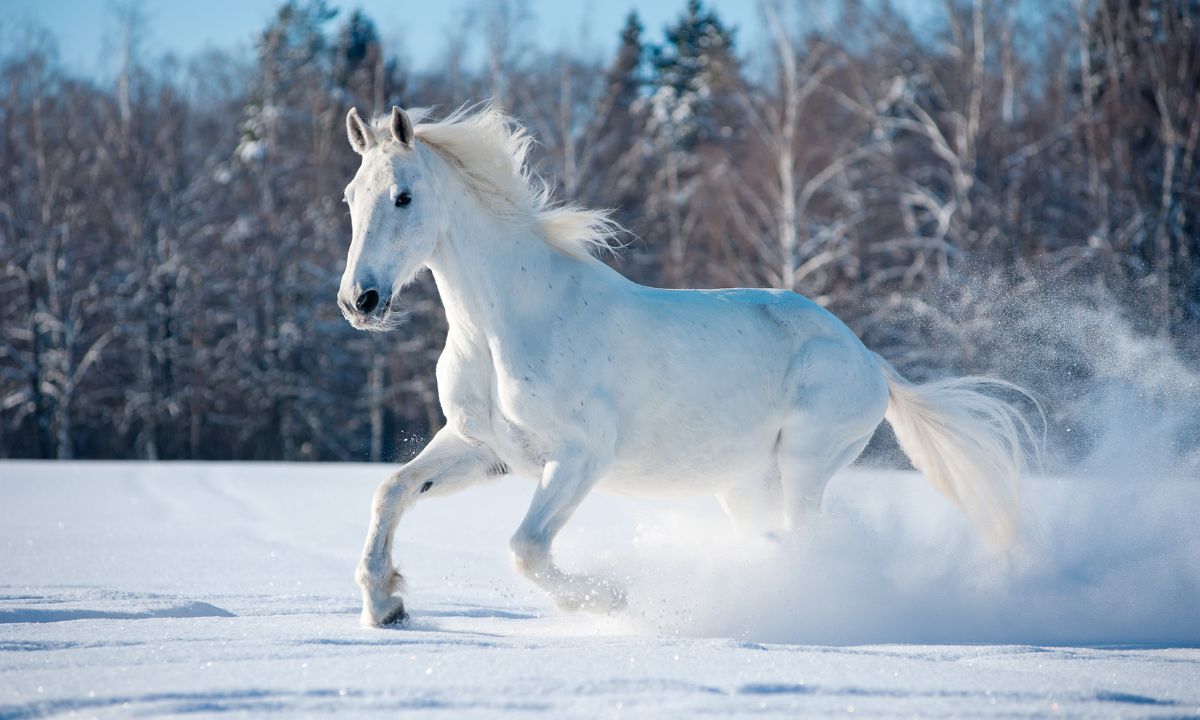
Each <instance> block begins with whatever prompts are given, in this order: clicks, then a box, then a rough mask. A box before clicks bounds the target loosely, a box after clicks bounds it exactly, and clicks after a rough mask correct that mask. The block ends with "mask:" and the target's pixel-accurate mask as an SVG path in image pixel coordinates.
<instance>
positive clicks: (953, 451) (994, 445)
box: [879, 358, 1041, 551]
mask: <svg viewBox="0 0 1200 720" xmlns="http://www.w3.org/2000/svg"><path fill="white" fill-rule="evenodd" d="M879 359H880V361H881V362H880V365H881V367H882V368H883V374H884V377H885V378H886V379H887V386H888V409H887V413H885V415H884V418H885V419H886V420H887V421H888V423H890V424H891V426H892V430H893V431H894V432H895V433H896V439H897V440H898V441H899V442H900V447H901V448H902V449H903V450H904V452H905V454H906V455H908V458H909V460H910V461H912V464H913V467H915V468H917V469H918V470H920V471H921V472H922V473H923V474H924V475H925V478H926V479H927V480H929V483H930V484H931V485H933V487H934V489H936V490H937V491H938V492H940V493H941V494H942V495H944V496H945V497H946V498H947V499H948V500H950V502H952V503H954V504H955V505H957V506H958V508H959V509H960V510H962V512H963V514H964V515H966V516H967V518H968V519H969V520H970V521H971V522H972V523H973V524H974V525H975V527H976V528H977V529H978V530H979V533H980V534H981V535H982V536H983V539H984V542H985V543H986V544H987V545H988V546H989V547H990V548H991V549H993V550H995V551H1002V550H1005V549H1007V548H1008V547H1009V546H1010V545H1011V544H1012V541H1013V539H1014V538H1015V536H1016V533H1017V525H1018V515H1019V505H1020V479H1021V475H1022V474H1023V473H1024V472H1025V470H1026V469H1027V467H1028V460H1029V453H1030V452H1032V453H1034V454H1036V452H1037V447H1038V444H1037V440H1036V436H1035V434H1034V432H1033V428H1032V427H1030V424H1029V421H1028V420H1026V419H1025V416H1024V415H1023V414H1022V413H1021V411H1020V410H1018V409H1017V408H1016V407H1014V406H1013V405H1011V404H1009V403H1007V402H1005V401H1003V400H1000V399H998V398H997V397H995V396H993V395H991V394H988V392H987V391H992V392H995V391H997V390H1001V391H1010V392H1015V393H1019V394H1021V395H1024V396H1025V397H1027V398H1029V399H1030V400H1031V401H1033V403H1034V405H1035V406H1036V407H1037V408H1038V412H1039V413H1040V412H1041V407H1040V406H1038V405H1037V401H1036V400H1034V399H1033V398H1032V396H1030V395H1029V393H1027V392H1026V391H1025V390H1023V389H1021V388H1020V387H1018V386H1016V385H1014V384H1012V383H1009V382H1005V381H1003V380H995V379H991V378H985V377H960V378H948V379H945V380H937V381H934V382H930V383H925V384H922V385H916V384H913V383H910V382H908V381H907V380H905V379H904V378H903V377H901V376H900V373H898V372H896V369H895V368H893V367H892V366H891V365H890V364H889V363H888V362H887V361H886V360H883V358H879Z"/></svg>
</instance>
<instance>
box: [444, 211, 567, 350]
mask: <svg viewBox="0 0 1200 720" xmlns="http://www.w3.org/2000/svg"><path fill="white" fill-rule="evenodd" d="M446 217H447V220H446V221H445V224H444V227H448V228H450V229H449V230H447V231H445V232H444V233H443V234H442V236H441V237H439V239H438V245H437V248H436V249H435V250H434V252H433V255H432V256H431V257H430V259H429V261H428V262H427V263H426V264H427V265H428V267H429V269H430V271H432V273H433V277H434V281H435V282H436V283H437V286H438V292H439V294H440V295H441V298H442V303H443V305H445V308H446V318H447V320H448V322H449V324H450V328H451V332H452V333H456V334H459V335H460V336H461V337H463V338H465V339H469V340H472V341H476V342H481V343H483V344H490V343H491V342H492V341H494V340H495V339H496V338H498V337H501V336H504V335H506V334H509V333H512V332H522V333H524V332H530V331H533V332H536V331H537V328H538V327H539V326H541V325H542V324H543V323H544V322H545V321H546V320H547V319H548V318H552V317H553V316H554V311H555V308H556V307H559V304H560V303H561V302H563V301H564V300H565V298H563V297H562V295H563V294H564V293H565V292H567V291H568V288H567V283H566V282H565V277H566V276H567V275H569V274H571V273H573V272H586V271H587V270H588V264H587V263H584V262H580V261H578V260H574V259H571V258H568V257H566V256H565V255H563V254H562V253H560V252H558V251H556V250H554V249H553V248H551V247H550V246H549V245H548V244H547V243H546V242H545V241H544V240H542V239H541V238H540V237H538V236H537V235H536V234H535V233H534V231H533V230H532V228H530V227H528V225H526V224H523V223H513V222H509V221H500V220H497V219H496V218H494V217H491V216H490V215H489V214H488V213H487V212H486V211H484V210H483V208H481V207H480V206H479V203H478V202H477V201H476V200H475V199H474V198H473V197H469V196H467V195H465V194H463V195H461V196H460V199H459V200H458V202H455V203H452V204H451V206H450V207H448V208H447V216H446ZM523 225H524V226H523ZM560 280H561V281H560ZM556 281H557V282H556Z"/></svg>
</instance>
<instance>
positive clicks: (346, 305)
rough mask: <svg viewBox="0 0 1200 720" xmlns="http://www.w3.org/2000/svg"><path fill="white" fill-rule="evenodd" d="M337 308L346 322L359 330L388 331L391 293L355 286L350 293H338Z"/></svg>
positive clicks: (375, 288) (374, 288) (389, 326)
mask: <svg viewBox="0 0 1200 720" xmlns="http://www.w3.org/2000/svg"><path fill="white" fill-rule="evenodd" d="M338 307H340V308H341V310H342V315H343V316H344V317H345V318H346V320H347V321H348V322H349V323H350V324H351V325H353V326H354V327H355V328H357V329H359V330H374V331H383V330H390V329H391V325H390V323H389V322H388V320H389V318H390V317H391V314H392V293H391V291H390V290H384V289H381V288H378V287H373V286H372V287H365V288H364V287H362V286H361V285H357V284H356V285H355V286H354V288H353V289H352V291H351V292H350V293H345V292H340V293H338Z"/></svg>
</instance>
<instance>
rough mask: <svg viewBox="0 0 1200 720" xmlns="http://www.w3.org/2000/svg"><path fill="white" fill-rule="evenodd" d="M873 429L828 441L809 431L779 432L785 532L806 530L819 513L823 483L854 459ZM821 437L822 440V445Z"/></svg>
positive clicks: (826, 438)
mask: <svg viewBox="0 0 1200 720" xmlns="http://www.w3.org/2000/svg"><path fill="white" fill-rule="evenodd" d="M873 432H874V430H873V429H872V431H871V432H868V433H867V434H865V435H858V436H856V437H854V439H852V440H845V439H842V440H840V441H835V442H832V443H831V442H830V440H831V438H829V437H828V436H826V437H824V438H818V437H816V436H815V434H813V433H811V431H810V432H803V431H799V432H793V433H788V432H787V431H786V430H785V432H784V433H782V434H781V435H780V443H779V475H780V486H781V488H782V491H783V492H782V495H783V497H782V500H783V503H782V504H783V515H784V517H783V525H784V529H785V530H786V531H788V532H797V531H799V532H808V531H810V530H812V528H813V527H814V526H815V523H816V520H817V518H818V517H819V516H820V514H821V500H822V498H823V497H824V495H825V486H826V485H827V484H829V481H830V479H832V478H833V476H834V475H835V474H837V472H838V471H839V470H841V469H842V468H844V467H846V466H847V465H849V464H850V463H852V462H854V459H855V458H857V457H858V456H859V454H861V453H862V451H863V448H865V447H866V446H867V442H869V441H870V439H871V435H872V434H873ZM820 440H824V443H823V447H822V443H821V442H820Z"/></svg>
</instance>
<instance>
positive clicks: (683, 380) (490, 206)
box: [338, 107, 1029, 625]
mask: <svg viewBox="0 0 1200 720" xmlns="http://www.w3.org/2000/svg"><path fill="white" fill-rule="evenodd" d="M414 115H415V116H416V112H415V111H414ZM422 116H423V113H422V115H421V116H417V120H418V124H416V125H415V126H414V124H413V123H412V121H411V120H410V119H409V116H408V115H407V114H406V113H405V112H404V111H403V110H401V109H400V108H393V109H392V113H391V115H390V117H389V116H384V117H381V118H379V119H378V120H376V121H375V122H374V123H372V124H368V123H364V122H363V121H362V120H361V119H360V117H359V116H358V114H357V111H355V110H353V109H352V110H351V111H350V112H349V114H348V116H347V118H346V124H347V131H348V133H349V137H350V144H351V145H352V146H353V147H354V150H355V151H357V152H358V153H359V154H360V155H362V165H361V167H360V168H359V170H358V173H357V174H356V175H355V177H354V179H353V181H352V182H351V183H350V184H349V185H348V186H347V187H346V198H345V199H346V203H347V204H349V206H350V217H351V222H352V226H353V238H352V240H351V243H350V250H349V255H348V258H347V262H346V270H345V273H344V274H343V276H342V281H341V287H340V289H339V292H338V302H339V304H340V306H341V308H342V312H343V313H344V314H345V316H346V318H347V320H349V321H350V323H351V324H352V325H354V327H356V328H359V329H363V330H375V331H382V330H388V329H391V328H392V327H394V326H395V324H396V323H395V320H394V319H395V318H397V317H398V314H397V313H396V311H395V308H396V298H397V294H398V293H399V291H400V290H401V289H402V288H403V287H404V286H405V285H406V284H407V283H408V282H409V281H411V280H412V278H413V277H414V276H415V275H416V274H417V273H418V272H419V271H420V270H421V268H422V267H427V268H429V269H430V270H431V271H432V273H433V277H434V279H435V281H436V282H437V286H438V290H439V292H440V294H441V298H442V302H443V303H444V305H445V308H446V317H447V319H448V321H449V326H450V330H449V333H448V335H447V337H446V347H445V350H444V351H443V352H442V355H441V358H440V359H439V361H438V364H437V383H438V393H439V395H440V399H441V404H442V410H443V412H444V413H445V416H446V427H444V428H443V429H442V430H440V431H439V432H438V433H437V434H436V435H435V436H434V437H433V439H432V440H430V441H429V444H428V445H427V446H426V447H425V449H424V450H423V451H422V452H421V453H420V454H419V455H417V456H416V457H415V458H414V459H413V460H412V461H411V462H408V463H407V464H405V465H403V466H402V467H401V468H400V469H399V470H397V471H396V472H395V473H393V474H392V475H391V476H390V477H389V478H388V479H387V480H385V481H384V482H383V483H382V484H381V485H380V486H379V489H378V490H377V491H376V493H375V496H374V502H373V504H372V518H371V524H370V527H369V530H368V533H367V539H366V546H365V548H364V551H363V557H362V560H361V562H360V563H359V565H358V569H357V573H356V580H357V582H358V584H359V586H360V587H361V588H362V595H363V609H362V621H363V623H364V624H366V625H383V624H387V623H392V622H395V621H398V620H401V619H403V618H404V617H405V610H404V602H403V600H402V599H401V597H400V595H399V592H400V591H401V590H402V589H403V585H402V581H401V576H400V574H399V573H398V572H397V571H396V569H395V567H394V565H393V560H392V538H393V535H394V533H395V529H396V524H397V522H398V520H399V519H400V517H401V515H402V514H403V513H404V512H405V511H406V510H407V509H408V508H409V507H411V506H412V505H413V503H414V502H415V501H416V500H417V499H418V498H421V497H424V496H430V497H432V496H436V495H445V494H448V493H454V492H458V491H459V490H462V489H464V488H466V487H468V486H470V485H473V484H475V483H480V482H483V481H485V480H488V479H490V478H495V477H498V476H501V475H505V474H508V473H512V474H515V475H520V476H527V477H531V478H537V479H538V482H537V485H536V487H535V489H534V492H533V500H532V502H531V503H530V506H529V510H528V512H527V514H526V515H525V519H524V520H523V521H522V522H521V525H520V527H519V528H517V531H516V534H514V535H513V537H512V541H511V548H512V552H513V557H514V563H515V565H516V568H517V570H518V571H519V572H521V573H522V574H523V575H524V576H525V577H527V578H528V579H530V580H532V581H533V582H534V583H536V584H538V585H539V586H541V587H542V588H543V589H544V590H545V591H546V592H548V593H549V594H550V595H551V596H552V597H553V599H554V600H555V601H556V602H557V604H558V606H559V607H561V608H563V609H585V610H592V611H600V612H603V611H608V610H613V609H618V608H620V607H622V606H623V604H624V602H625V598H624V594H623V591H622V590H620V589H619V588H617V587H615V586H613V585H611V584H609V583H606V582H595V581H593V580H591V579H589V578H587V577H585V576H582V575H574V574H570V573H567V572H565V571H563V570H562V569H560V568H559V567H558V565H556V564H555V562H554V559H553V558H552V556H551V553H550V546H551V543H552V542H553V541H554V537H555V535H557V534H558V532H559V531H560V530H562V528H563V526H564V525H565V524H566V522H567V520H569V519H570V517H571V514H572V513H573V512H574V511H575V508H577V507H579V504H580V502H582V501H583V499H584V498H585V497H586V496H587V494H588V493H589V492H591V491H592V489H593V488H603V489H606V490H610V491H615V492H619V493H627V494H631V495H640V496H657V497H663V496H682V495H694V494H697V493H708V494H715V495H716V496H717V497H718V498H719V500H720V502H721V504H722V506H723V507H724V509H725V510H726V511H727V513H728V514H729V516H730V517H731V519H732V520H733V522H734V523H735V525H737V526H739V527H743V528H758V529H761V530H763V531H790V530H793V529H799V528H803V527H805V526H806V525H808V524H809V523H811V522H812V521H813V519H814V517H815V516H816V515H817V514H818V513H819V511H820V506H821V496H822V493H823V491H824V488H825V485H826V483H827V482H828V481H829V479H830V478H831V477H832V476H833V475H834V473H836V472H837V471H838V470H840V469H841V468H843V467H845V466H846V465H848V464H849V463H850V462H852V461H853V460H854V459H855V458H856V457H857V456H858V455H859V453H860V452H861V451H862V449H863V447H864V446H865V445H866V444H867V441H868V440H869V439H870V437H871V435H872V433H873V432H874V431H875V428H876V426H877V425H879V423H880V421H881V420H883V419H885V418H886V419H887V420H888V421H889V422H890V423H891V425H892V428H893V430H894V431H895V433H896V436H897V438H898V439H899V441H900V445H901V447H903V448H904V451H905V452H906V453H907V454H908V456H909V458H910V459H911V460H912V463H913V465H914V466H916V467H917V468H918V469H920V470H921V471H923V472H924V474H925V476H926V477H927V478H928V479H929V481H930V482H931V483H932V484H933V486H934V487H935V488H936V489H937V490H938V491H940V492H941V493H942V494H943V495H945V496H946V497H947V498H949V499H950V500H951V501H952V502H954V503H955V504H956V505H958V506H959V507H960V508H961V509H962V511H963V512H964V513H966V515H967V516H968V517H969V518H970V519H971V520H972V521H973V522H974V523H975V524H976V526H977V527H978V528H979V529H980V531H982V533H983V535H984V537H985V538H986V539H987V540H989V541H990V543H991V544H992V545H994V546H997V547H1001V546H1004V545H1006V544H1007V543H1008V542H1009V541H1010V540H1011V539H1012V537H1013V534H1014V532H1015V529H1016V509H1017V480H1018V478H1019V476H1020V474H1021V472H1022V470H1023V467H1024V464H1025V450H1024V447H1025V443H1026V436H1028V435H1029V426H1028V424H1027V423H1026V421H1025V420H1024V418H1023V416H1022V415H1021V414H1020V413H1019V412H1018V411H1017V410H1016V409H1014V408H1013V407H1011V406H1010V405H1008V404H1006V403H1005V402H1003V401H1001V400H998V399H996V398H994V397H991V396H989V395H986V394H984V393H983V392H981V390H986V389H988V388H989V386H1004V387H1012V386H1010V385H1008V384H1007V383H1001V382H999V381H991V380H985V379H981V378H959V379H952V380H943V381H940V382H934V383H929V384H925V385H912V384H909V383H908V382H906V381H905V380H904V379H902V378H901V377H900V376H899V375H898V374H897V373H896V371H895V370H894V369H892V368H891V366H889V365H888V363H887V362H885V361H884V360H883V359H882V358H880V357H879V356H878V355H876V354H874V353H872V352H871V351H869V350H867V348H865V347H864V346H863V344H862V342H860V341H859V339H858V337H856V336H855V335H854V333H853V332H852V331H851V330H850V329H849V328H847V327H846V325H844V324H843V323H842V322H841V321H840V320H838V319H837V318H836V317H834V316H833V315H832V314H831V313H829V312H827V311H826V310H824V309H823V308H821V307H820V306H818V305H816V304H815V303H813V302H811V301H809V300H807V299H805V298H803V297H801V296H799V295H796V294H794V293H791V292H784V291H778V290H753V289H736V290H661V289H655V288H650V287H645V286H642V285H638V284H636V283H634V282H632V281H630V280H628V279H626V278H625V277H623V276H621V275H620V274H619V273H617V272H616V271H614V270H613V269H611V268H610V267H608V266H607V265H605V264H604V263H602V262H600V261H599V260H597V259H596V258H594V257H593V256H592V254H591V251H592V250H594V249H597V248H608V247H610V245H611V244H612V243H613V239H612V238H613V235H614V231H615V230H617V227H616V226H615V224H614V223H612V222H611V221H609V219H608V217H607V215H606V213H604V212H597V211H591V210H584V209H581V208H578V207H575V206H554V205H552V204H551V201H550V198H549V193H548V191H547V190H546V189H545V187H544V186H543V185H541V184H540V183H538V182H537V181H536V180H535V179H534V178H533V177H531V175H530V173H529V171H528V170H527V168H526V162H525V161H526V153H527V151H528V150H529V146H530V144H531V140H530V139H529V137H528V135H527V134H526V133H525V132H524V130H523V129H521V128H520V127H518V126H517V125H516V124H515V123H513V122H512V121H511V120H510V119H509V118H507V117H505V116H504V115H503V114H502V113H501V112H499V111H498V110H496V109H495V108H493V107H485V108H483V109H480V110H476V111H463V110H460V111H459V112H456V113H454V114H453V115H451V116H450V117H448V118H446V119H444V120H442V121H440V122H424V121H423V117H422Z"/></svg>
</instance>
